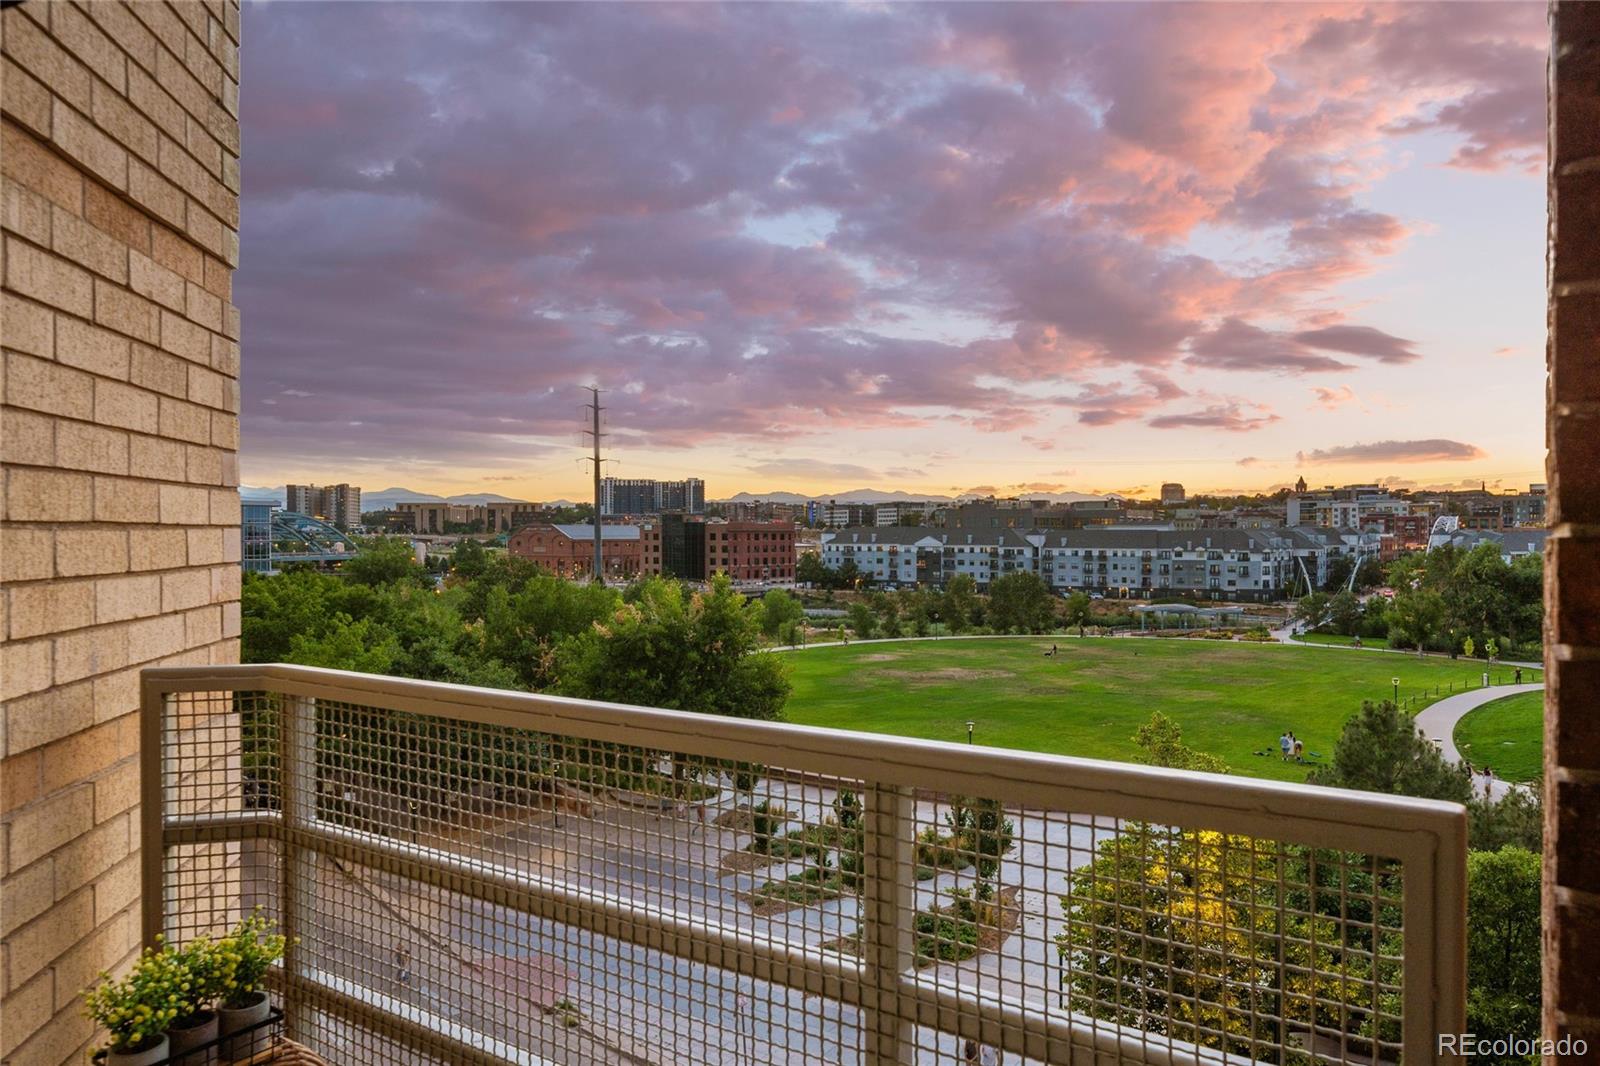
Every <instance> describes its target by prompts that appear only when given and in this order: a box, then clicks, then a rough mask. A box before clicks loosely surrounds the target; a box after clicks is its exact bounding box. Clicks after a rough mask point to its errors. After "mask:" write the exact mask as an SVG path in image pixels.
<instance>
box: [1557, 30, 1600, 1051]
mask: <svg viewBox="0 0 1600 1066" xmlns="http://www.w3.org/2000/svg"><path fill="white" fill-rule="evenodd" d="M1551 29H1552V41H1551V57H1550V178H1549V180H1550V252H1549V254H1550V310H1549V320H1550V341H1549V345H1550V346H1549V371H1550V378H1549V420H1548V429H1547V433H1548V443H1549V449H1550V452H1549V458H1548V460H1547V465H1548V472H1549V473H1548V477H1549V481H1550V526H1551V536H1550V541H1549V545H1548V547H1547V549H1546V555H1545V665H1546V667H1547V669H1548V674H1547V678H1548V680H1547V688H1546V695H1545V888H1544V1030H1545V1035H1546V1036H1548V1037H1551V1038H1557V1037H1560V1036H1562V1035H1564V1034H1571V1035H1572V1036H1581V1037H1582V1038H1583V1039H1584V1040H1586V1041H1587V1043H1588V1054H1586V1055H1582V1056H1578V1055H1569V1056H1557V1057H1555V1058H1554V1059H1552V1060H1547V1061H1555V1062H1561V1063H1567V1062H1572V1063H1576V1062H1591V1063H1592V1062H1596V1061H1600V4H1593V3H1573V2H1571V0H1568V2H1564V3H1555V4H1552V5H1551Z"/></svg>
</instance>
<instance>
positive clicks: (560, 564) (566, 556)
mask: <svg viewBox="0 0 1600 1066" xmlns="http://www.w3.org/2000/svg"><path fill="white" fill-rule="evenodd" d="M594 528H595V527H594V526H592V525H579V524H571V525H568V524H563V525H551V524H548V523H546V524H542V525H533V526H525V527H523V528H522V529H519V530H517V531H516V532H515V533H513V534H511V537H510V539H509V540H508V541H507V542H506V550H507V551H508V552H510V553H511V554H512V555H515V556H517V557H518V558H522V559H531V560H533V561H534V562H536V563H538V564H539V565H540V566H542V567H544V568H545V569H546V570H548V571H550V572H551V573H552V574H555V575H557V576H558V577H567V578H588V577H592V576H593V574H594ZM600 565H601V566H602V567H603V568H604V572H605V577H606V579H607V580H608V581H609V580H616V581H628V580H631V579H632V578H635V577H638V576H639V574H640V573H641V572H643V553H642V552H641V550H640V540H639V527H638V526H630V525H602V526H601V527H600Z"/></svg>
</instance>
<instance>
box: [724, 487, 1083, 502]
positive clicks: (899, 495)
mask: <svg viewBox="0 0 1600 1066" xmlns="http://www.w3.org/2000/svg"><path fill="white" fill-rule="evenodd" d="M1022 496H1023V498H1024V499H1029V500H1049V501H1050V502H1051V503H1073V502H1076V501H1078V500H1103V499H1106V498H1107V496H1106V495H1099V494H1095V493H1090V492H1028V493H1023V494H1022ZM982 498H983V497H982V496H980V495H978V494H977V493H971V492H968V493H963V494H961V495H960V496H941V495H939V494H938V493H935V492H902V491H900V490H898V489H895V490H892V491H891V490H888V489H850V490H849V491H848V492H819V493H817V494H816V495H813V496H806V495H802V494H801V493H798V492H740V493H737V494H735V495H733V496H729V497H728V498H727V499H726V500H723V501H720V502H723V503H750V502H752V501H754V500H761V501H763V502H765V503H806V502H808V501H810V500H817V501H820V502H823V503H828V502H833V503H903V502H910V503H922V502H928V503H955V502H957V501H961V500H976V499H982Z"/></svg>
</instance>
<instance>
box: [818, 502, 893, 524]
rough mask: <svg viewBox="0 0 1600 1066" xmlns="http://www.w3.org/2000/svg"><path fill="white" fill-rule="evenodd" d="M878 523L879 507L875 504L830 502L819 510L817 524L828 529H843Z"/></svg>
mask: <svg viewBox="0 0 1600 1066" xmlns="http://www.w3.org/2000/svg"><path fill="white" fill-rule="evenodd" d="M877 521H878V505H877V504H874V503H839V502H837V501H835V500H829V501H828V502H827V503H825V504H822V505H821V506H820V507H818V508H817V524H818V525H820V526H822V527H824V528H826V529H843V528H845V527H846V526H871V525H876V524H877Z"/></svg>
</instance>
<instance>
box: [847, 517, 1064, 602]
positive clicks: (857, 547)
mask: <svg viewBox="0 0 1600 1066" xmlns="http://www.w3.org/2000/svg"><path fill="white" fill-rule="evenodd" d="M1043 539H1044V534H1043V533H1039V532H1028V533H1025V532H1022V531H1019V530H1015V529H1009V528H1001V529H993V530H977V529H973V530H960V529H956V530H951V529H935V528H932V527H929V526H884V527H877V526H871V527H861V528H856V529H843V530H839V531H837V532H834V533H824V534H823V536H822V554H821V558H822V564H823V565H824V566H827V567H830V568H832V569H838V568H840V567H842V566H844V564H845V563H846V562H854V563H855V565H856V568H857V569H858V570H860V571H861V573H862V575H863V576H865V577H867V578H869V579H870V580H872V581H874V582H877V583H879V584H891V585H905V586H912V585H919V584H923V585H935V586H938V585H944V584H946V583H947V582H948V581H949V580H950V579H951V578H953V577H955V576H956V575H957V574H966V575H968V576H969V577H971V578H972V579H973V580H974V581H976V582H977V584H978V587H979V588H987V587H988V586H989V584H990V582H992V581H993V580H994V579H995V578H997V577H1000V576H1002V575H1004V574H1008V573H1012V572H1015V571H1018V570H1025V571H1030V572H1032V571H1033V570H1034V569H1035V559H1036V554H1037V551H1038V545H1039V544H1040V543H1042V542H1043Z"/></svg>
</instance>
